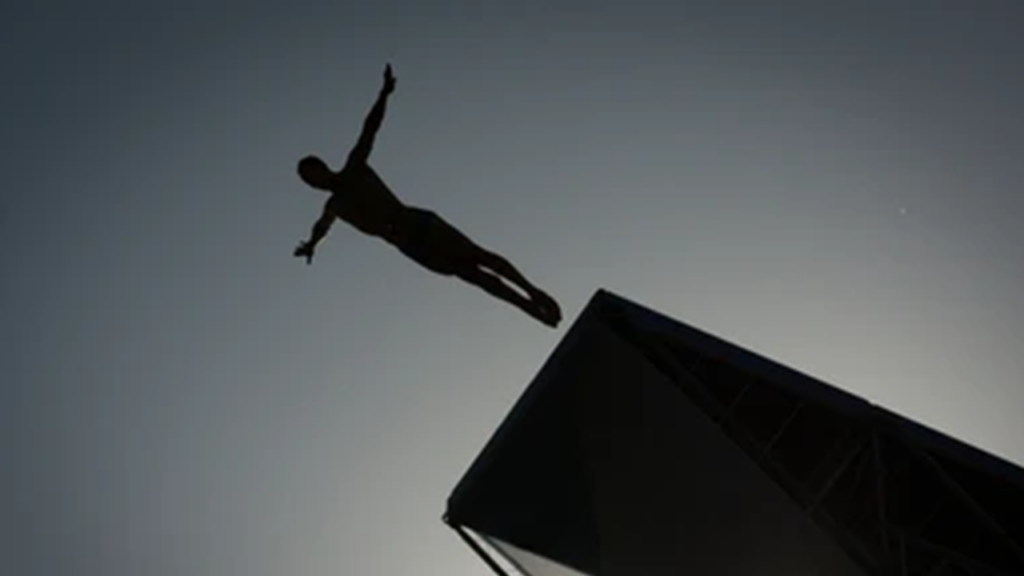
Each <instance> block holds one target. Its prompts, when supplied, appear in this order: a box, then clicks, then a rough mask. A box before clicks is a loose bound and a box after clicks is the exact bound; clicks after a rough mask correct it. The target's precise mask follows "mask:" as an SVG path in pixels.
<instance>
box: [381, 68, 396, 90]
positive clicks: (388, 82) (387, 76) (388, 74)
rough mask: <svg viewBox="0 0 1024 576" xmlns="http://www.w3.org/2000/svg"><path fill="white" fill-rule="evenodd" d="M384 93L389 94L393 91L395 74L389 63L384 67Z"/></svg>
mask: <svg viewBox="0 0 1024 576" xmlns="http://www.w3.org/2000/svg"><path fill="white" fill-rule="evenodd" d="M383 90H384V93H385V94H390V93H392V92H394V91H395V75H394V73H392V71H391V64H390V63H389V64H388V65H387V67H386V68H384V88H383Z"/></svg>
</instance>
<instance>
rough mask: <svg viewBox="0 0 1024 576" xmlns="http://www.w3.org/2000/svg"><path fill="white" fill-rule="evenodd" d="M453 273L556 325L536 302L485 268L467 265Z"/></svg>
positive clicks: (547, 322) (539, 318) (535, 316)
mask: <svg viewBox="0 0 1024 576" xmlns="http://www.w3.org/2000/svg"><path fill="white" fill-rule="evenodd" d="M455 275H456V276H458V277H459V278H461V279H462V280H464V281H466V282H468V283H470V284H473V285H474V286H477V287H478V288H481V289H483V290H484V291H485V292H487V293H488V294H490V295H491V296H494V297H496V298H498V299H501V300H504V301H505V302H508V303H509V304H512V305H513V306H516V307H517V308H519V309H520V310H522V311H523V312H526V313H527V314H529V315H530V316H532V317H533V318H535V319H537V320H539V321H540V322H542V323H544V324H546V325H548V326H550V327H552V328H554V327H555V326H557V325H558V320H557V319H555V318H553V317H552V316H551V315H550V314H548V313H546V311H545V310H544V309H543V308H541V306H539V305H538V304H537V303H536V302H534V301H533V300H531V299H529V298H525V297H523V295H522V294H519V293H518V292H516V291H515V290H513V289H512V288H511V287H509V286H508V285H506V284H505V283H504V282H502V281H501V278H498V277H497V276H495V275H494V274H491V273H490V272H487V271H486V270H482V269H480V268H478V267H476V266H472V267H470V266H467V267H466V268H465V269H462V270H459V271H457V272H456V273H455Z"/></svg>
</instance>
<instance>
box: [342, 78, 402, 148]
mask: <svg viewBox="0 0 1024 576" xmlns="http://www.w3.org/2000/svg"><path fill="white" fill-rule="evenodd" d="M394 91H395V77H394V75H393V74H392V73H391V64H388V65H387V68H385V69H384V86H383V87H381V89H380V93H379V94H378V95H377V101H376V102H374V104H373V108H371V109H370V113H369V114H368V115H367V116H366V120H365V121H364V122H363V132H362V133H361V134H360V135H359V141H358V142H356V145H355V147H354V148H352V151H351V152H349V155H348V164H353V163H356V164H363V163H366V161H367V160H368V159H369V158H370V151H371V150H373V140H374V138H375V137H376V136H377V131H378V130H380V125H381V123H382V122H383V121H384V112H385V110H386V108H387V101H388V96H390V95H391V93H392V92H394Z"/></svg>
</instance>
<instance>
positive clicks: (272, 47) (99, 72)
mask: <svg viewBox="0 0 1024 576" xmlns="http://www.w3.org/2000/svg"><path fill="white" fill-rule="evenodd" d="M61 4H65V5H63V6H62V5H61ZM232 4H234V5H232ZM371 4H372V8H370V6H371ZM547 4H550V3H540V2H536V3H530V2H526V3H523V2H516V3H504V4H502V5H501V6H500V7H496V8H491V7H483V6H482V5H480V3H469V2H465V3H459V2H437V3H430V4H426V3H416V2H407V3H405V2H397V1H396V2H374V3H358V4H357V3H349V4H346V3H339V2H333V3H327V2H321V3H312V2H309V3H307V2H301V1H294V2H279V3H271V2H262V3H257V2H250V3H246V4H243V3H220V4H209V3H199V2H172V3H166V4H161V3H144V2H127V1H125V2H115V1H113V0H107V1H101V2H91V3H77V2H76V3H71V2H54V3H42V2H36V3H27V2H26V3H20V4H18V5H14V6H5V7H4V8H3V9H2V12H0V65H2V66H3V77H4V78H6V81H5V82H4V86H5V88H4V90H3V91H2V93H0V100H2V107H0V109H2V110H3V111H4V127H3V130H2V135H0V138H2V139H3V149H4V157H3V160H2V162H3V174H4V177H5V179H6V181H5V182H4V185H3V186H2V190H0V270H2V275H0V296H2V298H0V314H2V321H0V343H2V346H0V383H2V384H0V392H2V399H3V400H2V401H3V408H4V414H3V417H2V421H3V422H4V424H3V428H2V430H3V443H2V444H0V447H2V449H3V450H4V451H5V452H6V454H5V456H4V462H6V463H8V465H9V466H10V468H9V470H10V471H12V472H13V473H11V474H5V475H4V476H5V477H4V478H3V480H2V481H3V482H4V485H0V488H2V492H0V493H2V494H5V495H7V497H9V498H10V500H9V501H7V502H4V503H3V509H4V510H13V514H11V513H6V512H5V513H2V514H0V517H2V518H3V519H4V520H3V522H4V523H5V524H6V526H4V528H5V529H6V530H9V531H10V532H11V534H13V537H11V538H6V537H5V538H3V539H2V541H3V542H4V543H5V544H4V546H5V548H3V550H2V554H0V558H2V564H0V572H2V573H4V574H19V575H25V576H43V575H46V576H56V575H62V574H75V575H76V576H93V575H96V576H101V575H102V576H110V575H122V574H123V575H126V576H127V575H129V574H147V575H153V576H161V575H168V576H170V575H172V574H173V575H175V576H177V575H180V574H185V573H187V574H194V575H207V574H208V575H211V576H212V575H217V576H223V575H227V574H239V575H241V574H245V575H246V576H263V575H267V576H270V575H275V576H276V575H280V574H290V575H296V574H303V575H318V574H325V575H326V574H389V575H399V574H438V575H441V574H444V575H446V576H451V575H453V574H457V575H470V574H480V573H483V571H484V570H485V568H484V567H483V566H482V565H480V564H479V563H478V561H477V560H476V559H475V558H474V557H473V556H472V554H471V553H470V552H469V551H468V550H466V549H465V548H464V546H463V545H462V544H461V542H459V541H458V539H457V538H456V537H455V536H454V535H453V534H451V533H450V532H449V531H448V530H447V528H445V527H444V526H443V525H442V524H441V523H440V521H439V516H440V513H441V511H442V509H443V504H444V498H445V497H446V496H447V494H448V491H449V490H450V489H451V487H452V486H454V484H455V482H456V481H457V479H458V478H459V477H460V476H461V474H462V473H463V472H464V470H465V468H466V467H467V466H468V464H469V462H470V461H471V459H472V458H473V456H474V455H475V454H476V453H477V451H478V450H479V449H480V447H481V446H482V443H483V442H484V441H485V440H486V438H487V437H488V436H489V435H490V433H491V432H492V431H493V429H494V427H495V426H496V425H497V423H498V422H499V421H500V419H501V418H502V417H503V416H504V414H505V413H506V411H507V410H508V408H509V407H510V406H511V403H512V402H513V401H514V399H515V398H516V397H517V396H518V395H519V393H520V392H521V391H522V389H523V387H524V386H525V385H526V383H527V382H528V381H529V379H530V378H531V377H532V376H533V374H534V373H535V372H536V370H537V369H538V367H539V366H540V364H541V363H542V362H543V360H544V359H545V358H546V357H547V355H548V354H549V352H550V351H551V349H552V348H553V346H554V345H555V344H556V342H557V341H558V339H559V338H560V337H561V335H562V334H563V333H564V330H560V331H558V332H553V331H550V330H547V329H545V328H544V327H543V326H541V325H539V324H537V323H536V322H535V321H533V320H531V319H530V318H528V317H526V316H525V315H522V314H521V313H519V312H518V311H517V310H514V309H512V308H511V307H508V306H506V305H504V304H502V303H499V302H497V301H493V300H491V299H489V298H488V297H487V296H486V295H484V294H483V293H482V292H480V291H479V290H477V289H475V288H472V287H469V286H466V285H461V284H460V283H458V282H457V281H455V280H452V279H447V278H439V277H435V276H432V275H430V274H429V273H428V272H425V271H423V270H421V269H419V268H417V267H416V266H415V265H414V264H412V263H411V262H409V261H406V260H405V259H404V258H403V257H402V256H401V255H400V254H399V253H397V252H396V251H394V250H392V249H390V248H389V247H387V246H386V245H384V244H383V243H381V242H378V241H374V240H370V239H367V238H365V237H363V236H360V235H358V234H356V233H355V232H353V231H351V230H348V229H346V228H344V227H337V228H336V229H335V230H334V231H333V232H332V234H331V236H330V237H329V238H328V239H327V241H326V242H325V244H324V245H323V247H322V249H321V250H320V252H319V254H318V257H317V260H316V262H314V265H313V266H311V267H307V266H305V265H304V264H302V262H300V261H299V260H296V259H294V258H292V257H291V255H290V253H291V250H292V248H293V247H294V246H295V244H296V243H297V241H298V240H299V239H300V238H302V237H304V236H305V235H306V234H307V233H308V228H309V226H310V224H311V223H312V221H313V219H314V218H315V217H316V215H317V213H318V210H319V206H320V203H321V202H322V201H323V197H322V196H320V195H319V194H318V193H316V192H314V191H311V190H309V189H307V188H305V187H304V186H303V185H302V184H301V183H300V182H299V181H298V179H297V178H296V177H295V173H294V165H295V161H296V160H297V159H298V158H299V157H301V156H302V155H305V154H307V153H309V152H317V153H321V154H323V155H324V156H326V157H327V158H329V159H331V160H335V161H336V160H338V159H341V158H343V157H344V154H345V153H346V152H347V151H348V148H349V146H350V145H351V144H352V143H353V142H354V140H355V137H356V136H357V134H358V130H359V127H360V125H361V123H362V119H363V117H364V115H365V113H366V112H367V110H368V109H369V106H370V105H371V104H372V101H373V98H374V96H375V93H376V90H377V89H378V86H379V82H380V74H381V71H382V68H383V65H384V63H385V62H386V61H391V62H392V63H393V64H394V66H395V72H396V74H397V76H398V89H397V91H396V93H395V95H394V97H393V99H392V102H391V107H390V109H389V112H388V117H387V119H386V120H385V124H384V127H383V129H382V132H381V134H380V136H379V140H378V145H377V148H376V150H375V152H374V156H373V158H372V160H371V161H372V162H373V164H374V165H375V166H376V167H377V169H378V170H379V171H380V173H381V174H382V176H383V177H384V178H385V179H386V180H387V181H388V182H389V184H390V185H391V186H392V187H393V188H394V190H395V191H396V192H397V193H398V194H399V195H400V196H402V197H403V198H404V199H405V200H406V201H407V202H409V203H411V204H415V205H421V206H426V207H429V208H432V209H434V210H437V211H438V212H439V213H441V214H442V215H444V216H445V217H446V218H447V219H448V220H450V221H452V222H453V223H455V224H456V225H458V226H460V227H461V228H462V229H463V230H464V231H466V232H467V233H469V234H470V235H472V236H473V237H474V238H476V239H477V240H478V241H479V242H480V243H482V244H484V245H486V246H488V247H491V248H494V249H496V250H498V251H500V252H502V253H504V254H506V255H507V256H508V257H509V258H510V259H511V260H512V261H513V262H514V263H515V264H517V265H518V266H519V267H520V268H521V269H522V270H523V271H524V272H525V273H526V274H527V275H528V276H529V277H531V278H532V279H534V280H535V281H536V282H537V283H538V284H540V285H542V286H543V287H545V288H547V289H548V290H549V291H550V292H551V293H552V294H554V295H555V296H556V297H558V298H559V299H560V300H561V301H562V303H563V308H564V311H565V314H566V316H567V323H568V322H571V320H572V319H573V318H574V317H575V315H576V314H577V313H578V311H579V310H580V309H581V307H582V306H583V305H584V304H585V303H586V300H587V299H588V298H589V297H590V296H591V294H592V293H593V291H594V290H596V289H597V288H599V287H606V288H609V289H612V290H614V291H616V292H619V293H621V294H623V295H626V296H627V297H630V298H633V299H636V300H638V301H640V302H642V303H644V304H647V305H649V306H651V307H653V308H656V309H658V310H660V311H663V312H665V313H667V314H669V315H672V316H676V317H678V318H680V319H682V320H684V321H686V322H688V323H691V324H694V325H696V326H699V327H701V328H703V329H705V330H708V331H710V332H713V333H715V334H717V335H720V336H722V337H724V338H726V339H729V340H732V341H734V342H737V343H739V344H741V345H744V346H748V347H750V348H753V349H754V350H756V351H758V352H760V353H762V354H764V355H767V356H770V357H773V358H776V359H778V360H780V361H782V362H784V363H786V364H789V365H791V366H793V367H795V368H797V369H800V370H803V371H806V372H809V373H811V374H813V375H815V376H818V377H820V378H823V379H825V380H827V381H830V382H832V383H834V384H836V385H838V386H840V387H842V388H844V389H847V390H850V391H852V392H854V393H856V394H860V395H862V396H865V397H867V398H869V399H871V400H874V401H876V402H879V403H881V404H883V405H885V406H887V407H889V408H891V409H894V410H897V411H899V412H903V413H906V414H908V415H910V416H911V417H914V418H916V419H918V420H921V421H924V422H925V423H927V424H929V425H932V426H935V427H937V428H939V429H941V430H944V431H946V432H948V433H950V434H953V435H954V436H958V437H961V438H964V439H966V440H967V441H969V442H971V443H973V444H977V445H980V446H982V447H984V448H986V449H988V450H991V451H993V452H995V453H997V454H1000V455H1002V456H1005V457H1008V458H1010V459H1012V460H1015V461H1017V462H1020V461H1024V448H1022V446H1024V444H1022V442H1021V441H1020V440H1021V438H1024V428H1022V427H1021V425H1020V423H1019V414H1020V412H1021V409H1022V408H1024V385H1022V384H1021V375H1022V374H1024V357H1022V355H1021V354H1020V350H1021V349H1024V296H1021V295H1022V294H1024V290H1022V287H1024V259H1022V258H1021V256H1022V250H1021V241H1022V239H1024V237H1022V234H1024V232H1021V230H1020V228H1021V227H1020V222H1021V221H1022V217H1024V197H1022V196H1021V194H1020V191H1019V187H1020V186H1019V183H1020V181H1021V177H1022V176H1024V164H1022V163H1021V162H1020V158H1021V157H1022V154H1024V115H1022V114H1021V112H1020V103H1021V102H1022V101H1024V80H1022V78H1024V74H1022V72H1024V45H1022V44H1021V42H1020V40H1019V39H1018V36H1019V31H1020V30H1021V29H1022V28H1024V8H1022V7H1021V4H1020V3H1019V2H1010V1H999V0H991V1H989V2H961V1H952V0H948V1H946V0H943V1H940V0H929V1H924V0H917V1H913V2H901V3H892V2H880V1H860V2H845V3H843V4H842V5H840V4H839V3H823V2H809V1H807V2H795V1H790V2H771V3H769V2H754V1H749V2H725V1H715V2H687V1H679V2H671V3H669V2H649V3H644V2H632V3H625V2H601V3H595V2H588V3H583V2H576V3H561V4H559V5H558V7H552V6H550V5H548V6H546V5H547ZM826 4H827V5H826ZM8 484H9V486H8Z"/></svg>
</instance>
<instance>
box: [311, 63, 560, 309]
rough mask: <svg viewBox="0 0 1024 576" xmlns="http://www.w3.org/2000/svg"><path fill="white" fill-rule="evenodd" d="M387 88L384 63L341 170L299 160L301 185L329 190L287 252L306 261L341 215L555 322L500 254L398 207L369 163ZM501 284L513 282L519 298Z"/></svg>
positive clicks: (425, 213) (437, 220) (429, 215)
mask: <svg viewBox="0 0 1024 576" xmlns="http://www.w3.org/2000/svg"><path fill="white" fill-rule="evenodd" d="M394 90H395V76H394V74H393V73H392V70H391V65H390V64H388V65H387V67H386V68H385V70H384V86H383V87H382V88H381V90H380V93H379V95H378V96H377V101H376V102H375V103H374V105H373V108H371V109H370V112H369V114H368V115H367V117H366V120H365V122H364V124H363V131H362V133H361V134H360V135H359V140H358V141H357V142H356V145H355V146H354V147H353V148H352V150H351V152H349V155H348V159H347V161H346V162H345V165H344V167H342V169H341V170H339V171H334V170H331V169H330V168H329V167H328V166H327V163H326V162H324V161H323V160H322V159H321V158H319V157H317V156H314V155H309V156H306V157H305V158H303V159H301V160H300V161H299V163H298V167H297V169H298V174H299V177H300V178H302V180H303V182H305V183H306V184H308V185H309V186H311V187H312V188H315V189H317V190H321V191H324V192H328V193H330V195H331V197H330V198H329V199H328V200H327V202H326V203H325V204H324V207H323V212H322V214H321V215H320V218H319V219H318V220H317V221H316V223H315V224H314V225H313V229H312V232H311V234H310V237H309V240H305V241H302V242H301V243H300V244H299V246H298V247H297V248H296V249H295V252H294V255H295V256H297V257H304V258H305V259H306V263H307V264H309V263H312V261H313V253H314V252H315V250H316V245H317V244H318V243H319V242H320V241H321V240H323V238H324V237H325V236H326V235H327V233H328V231H329V230H330V228H331V225H332V224H334V221H335V219H339V220H343V221H345V222H347V223H349V224H350V225H352V226H353V227H354V228H355V229H357V230H359V231H360V232H362V233H364V234H367V235H369V236H373V237H377V238H381V239H382V240H384V241H386V242H388V243H389V244H391V245H393V246H395V247H396V248H397V249H398V250H399V251H401V252H402V253H403V254H405V255H406V256H408V257H409V258H410V259H412V260H413V261H415V262H417V263H418V264H420V265H421V266H423V267H424V268H426V269H428V270H431V271H432V272H435V273H437V274H440V275H442V276H455V277H457V278H460V279H462V280H464V281H466V282H468V283H470V284H473V285H475V286H477V287H479V288H481V289H483V290H484V291H486V292H488V293H489V294H491V295H493V296H495V297H497V298H499V299H501V300H504V301H505V302H508V303H510V304H512V305H514V306H517V307H518V308H520V309H521V310H523V311H524V312H526V313H527V314H529V315H530V316H532V317H533V318H535V319H537V320H539V321H540V322H542V323H544V324H545V325H547V326H550V327H552V328H554V327H556V326H558V323H559V322H560V321H561V319H562V313H561V310H560V309H559V306H558V303H557V302H555V300H554V299H553V298H552V297H551V296H549V295H548V294H546V293H545V292H544V291H543V290H541V289H539V288H537V287H536V286H534V285H533V284H531V283H530V282H529V281H528V280H527V279H526V278H525V277H523V275H522V274H521V273H520V272H519V271H518V270H516V268H515V266H513V265H512V264H511V263H510V262H509V261H508V260H507V259H506V258H504V257H503V256H501V255H499V254H495V253H494V252H492V251H490V250H487V249H485V248H483V247H481V246H480V245H478V244H476V243H475V242H473V241H472V240H470V239H469V238H468V237H467V236H466V235H465V234H463V233H462V232H460V231H459V230H458V229H456V228H455V227H454V226H452V225H451V224H449V223H448V222H446V221H445V220H444V219H443V218H441V217H440V216H439V215H437V214H436V213H434V212H433V211H430V210H425V209H423V208H418V207H415V206H411V205H407V204H404V203H403V202H402V201H401V200H399V199H398V197H396V196H395V194H394V193H393V192H392V191H391V190H390V188H388V186H387V185H386V184H385V183H384V181H383V180H382V179H381V178H380V176H378V174H377V172H376V171H375V170H374V169H373V168H372V167H370V164H369V162H368V160H369V156H370V151H371V150H372V148H373V142H374V138H375V136H376V135H377V131H378V130H379V129H380V126H381V122H382V121H383V120H384V112H385V108H386V107H387V100H388V97H389V96H390V95H391V93H392V92H394ZM505 281H508V282H510V283H511V284H514V285H515V286H518V287H519V288H520V289H522V291H523V292H524V293H525V294H526V296H524V295H523V294H520V293H519V292H517V291H516V290H515V289H513V288H512V287H510V286H509V285H508V284H506V282H505Z"/></svg>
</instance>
